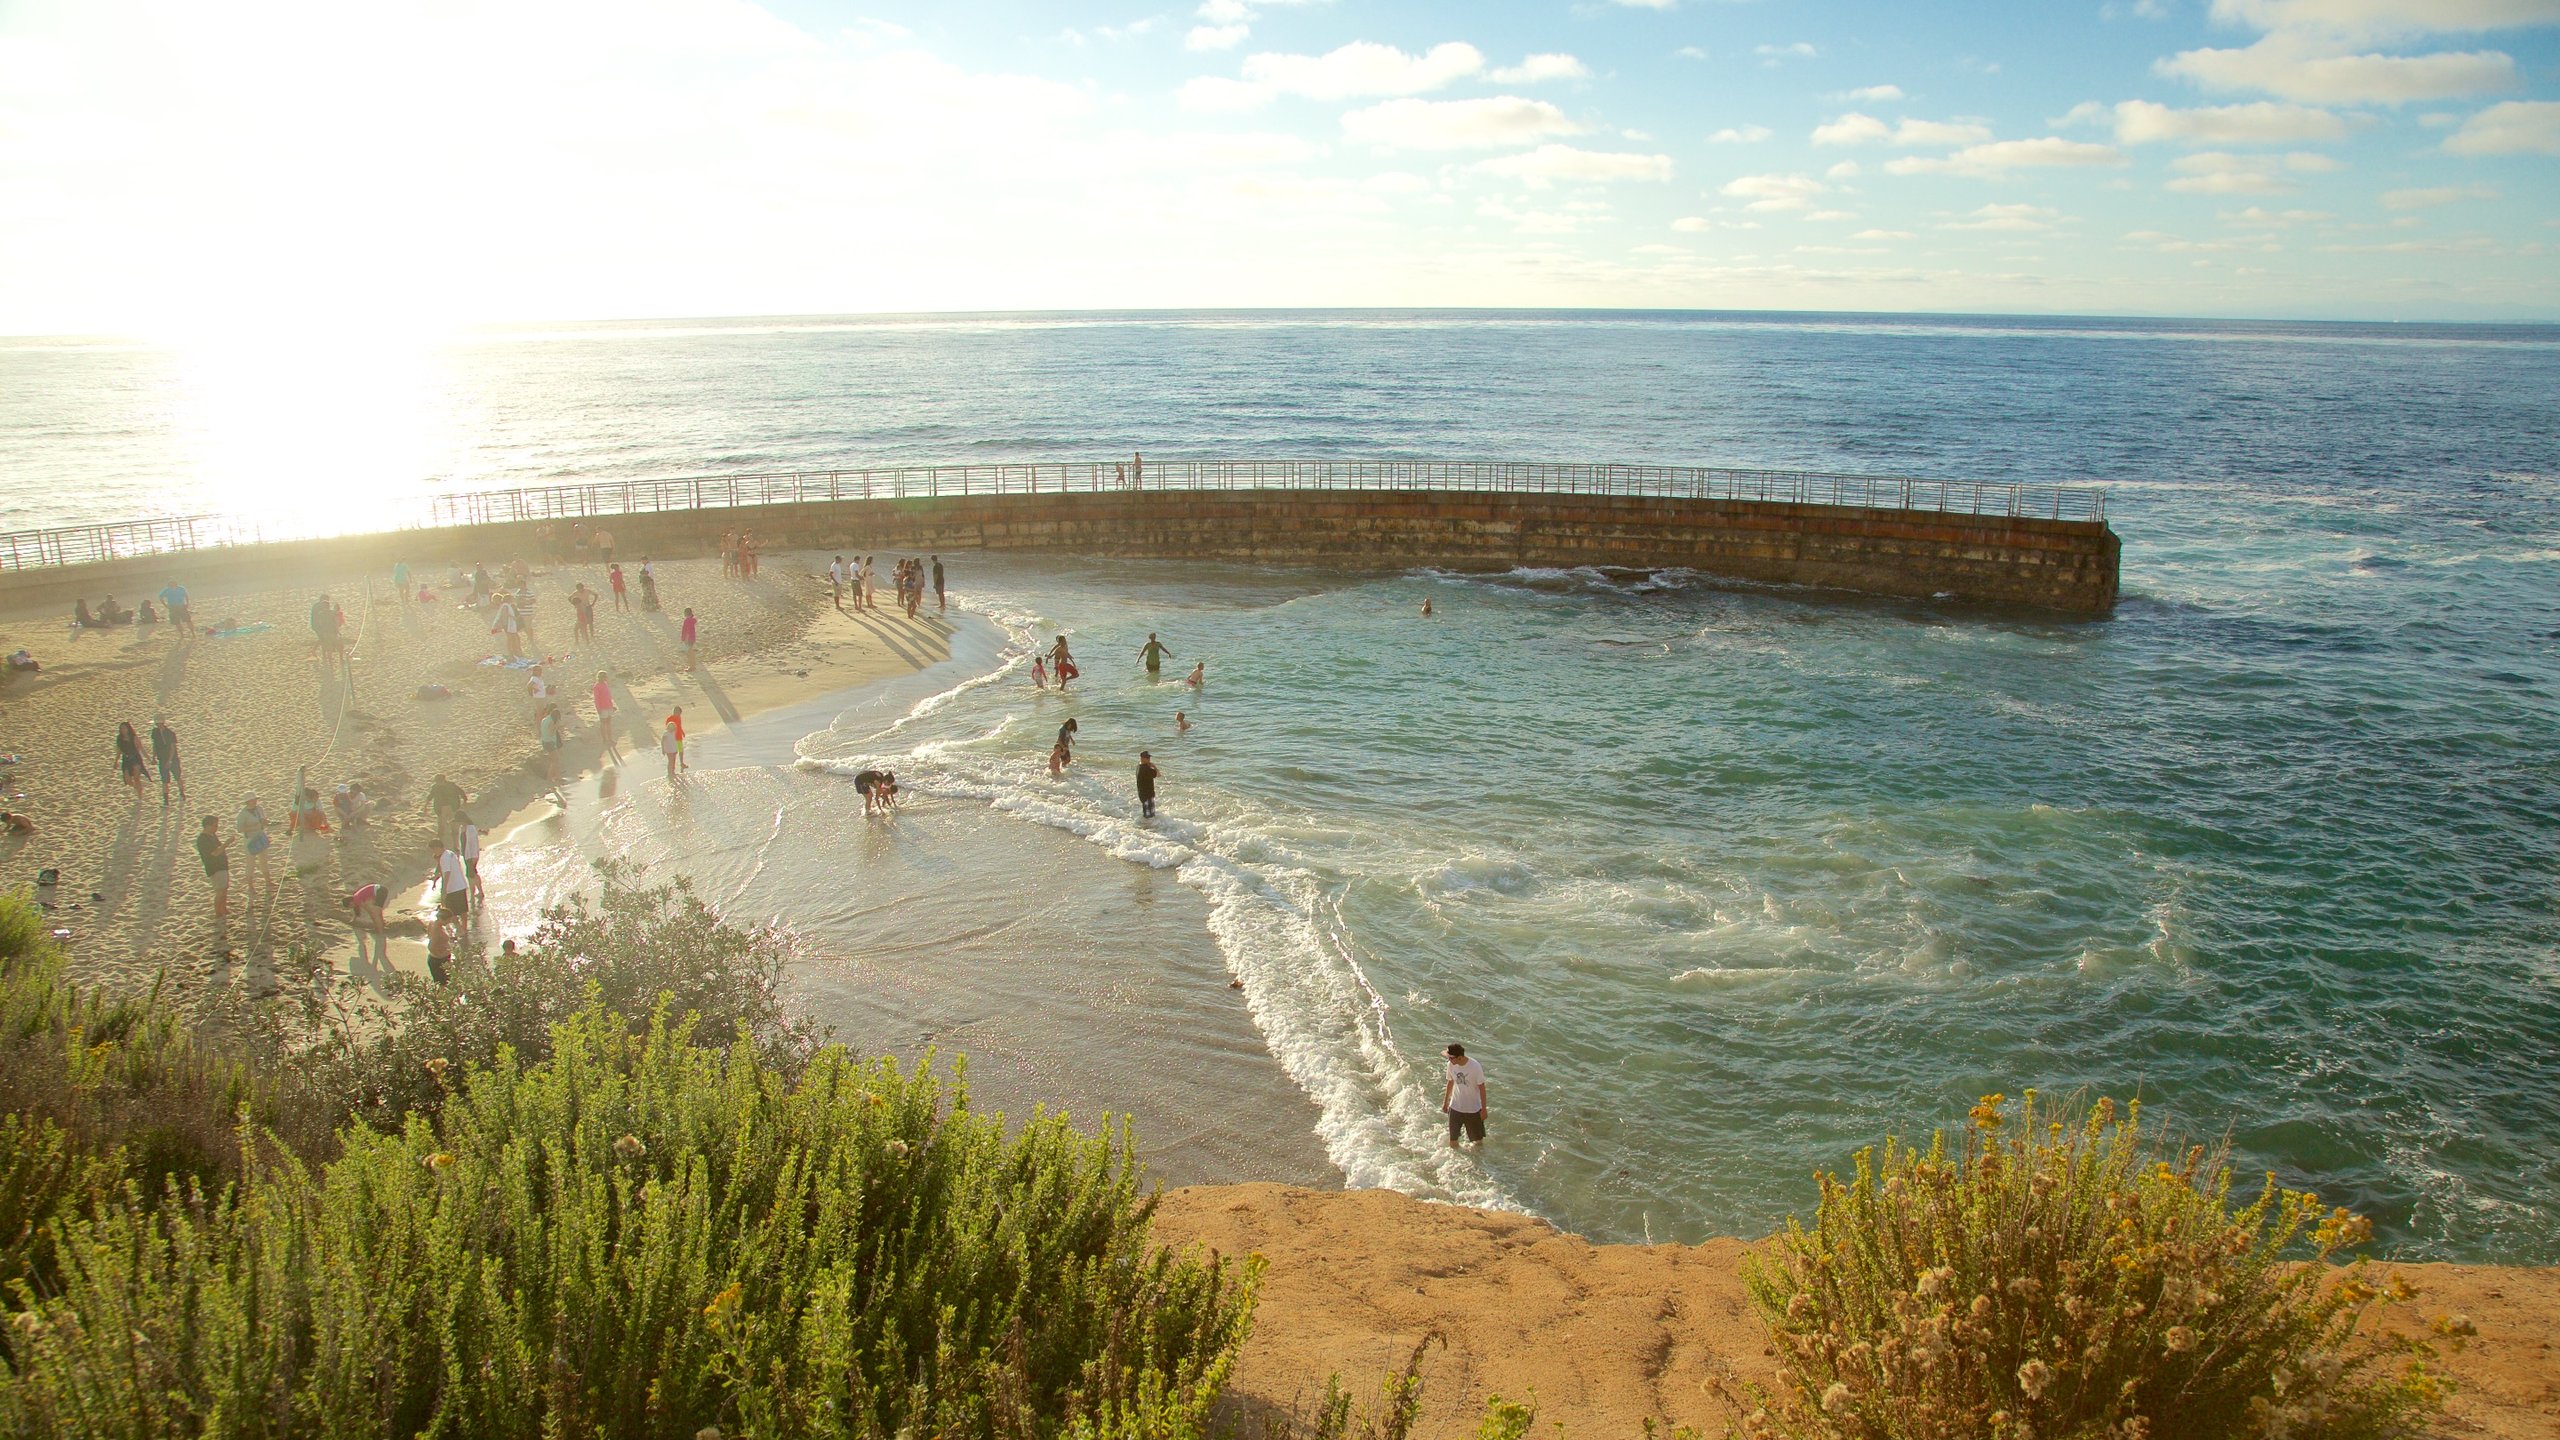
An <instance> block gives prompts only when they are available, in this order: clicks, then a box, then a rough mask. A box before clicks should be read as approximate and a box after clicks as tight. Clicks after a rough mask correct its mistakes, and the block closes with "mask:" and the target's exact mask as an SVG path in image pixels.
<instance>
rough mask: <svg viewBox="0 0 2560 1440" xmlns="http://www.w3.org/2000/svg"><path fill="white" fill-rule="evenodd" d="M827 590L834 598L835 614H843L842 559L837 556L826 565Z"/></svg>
mask: <svg viewBox="0 0 2560 1440" xmlns="http://www.w3.org/2000/svg"><path fill="white" fill-rule="evenodd" d="M827 590H828V593H829V594H830V595H831V596H832V597H833V598H834V600H835V606H836V612H837V613H838V614H842V613H843V612H844V557H843V556H841V555H839V556H837V557H836V558H835V559H833V560H831V561H829V562H828V563H827Z"/></svg>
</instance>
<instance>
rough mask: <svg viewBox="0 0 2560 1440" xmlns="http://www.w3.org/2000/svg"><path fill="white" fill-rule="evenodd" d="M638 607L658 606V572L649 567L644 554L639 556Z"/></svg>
mask: <svg viewBox="0 0 2560 1440" xmlns="http://www.w3.org/2000/svg"><path fill="white" fill-rule="evenodd" d="M640 608H641V609H643V610H655V609H657V608H658V572H657V571H656V570H655V569H652V568H651V567H650V564H649V557H648V556H646V555H643V556H641V557H640Z"/></svg>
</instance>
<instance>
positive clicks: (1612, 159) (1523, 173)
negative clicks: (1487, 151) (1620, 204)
mask: <svg viewBox="0 0 2560 1440" xmlns="http://www.w3.org/2000/svg"><path fill="white" fill-rule="evenodd" d="M1473 168H1474V169H1476V170H1478V171H1481V172H1483V173H1484V174H1487V175H1499V176H1502V177H1503V178H1505V179H1509V180H1517V181H1519V182H1520V183H1522V184H1524V185H1527V186H1530V187H1532V188H1533V189H1542V188H1544V187H1546V186H1549V185H1558V184H1584V185H1596V184H1602V183H1605V182H1608V181H1613V180H1668V179H1670V178H1671V157H1670V156H1668V155H1633V154H1628V153H1625V152H1623V151H1611V150H1579V149H1576V148H1574V147H1573V146H1571V145H1541V146H1539V147H1538V148H1537V149H1535V150H1530V151H1525V152H1523V153H1521V154H1518V155H1503V156H1498V157H1496V158H1494V159H1491V160H1479V161H1477V162H1476V164H1475V165H1474V167H1473Z"/></svg>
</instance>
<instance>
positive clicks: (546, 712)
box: [533, 705, 560, 798]
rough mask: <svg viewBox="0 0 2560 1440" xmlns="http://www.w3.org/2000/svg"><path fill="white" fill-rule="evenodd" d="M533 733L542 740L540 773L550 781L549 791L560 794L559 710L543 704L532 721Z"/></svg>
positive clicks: (555, 795) (554, 794)
mask: <svg viewBox="0 0 2560 1440" xmlns="http://www.w3.org/2000/svg"><path fill="white" fill-rule="evenodd" d="M533 730H534V735H535V736H536V737H537V738H538V739H540V740H541V742H542V773H543V774H544V775H545V776H546V777H547V778H549V780H550V781H551V793H552V795H553V796H554V797H555V798H556V797H557V796H558V795H559V794H560V711H559V708H558V707H557V706H552V705H545V706H543V707H542V714H541V715H540V716H539V717H537V718H536V719H535V720H534V722H533Z"/></svg>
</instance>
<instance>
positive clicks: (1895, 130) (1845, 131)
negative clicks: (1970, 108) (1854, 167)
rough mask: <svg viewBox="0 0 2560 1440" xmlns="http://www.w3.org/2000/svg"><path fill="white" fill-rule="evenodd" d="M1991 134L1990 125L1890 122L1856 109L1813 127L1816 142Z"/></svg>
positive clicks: (1931, 141) (1924, 141)
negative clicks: (1886, 122) (1887, 122)
mask: <svg viewBox="0 0 2560 1440" xmlns="http://www.w3.org/2000/svg"><path fill="white" fill-rule="evenodd" d="M1990 138H1991V130H1990V128H1989V127H1988V126H1983V125H1976V124H1972V123H1970V122H1963V121H1948V120H1913V119H1909V118H1907V117H1906V118H1904V119H1902V120H1899V121H1897V122H1895V123H1894V124H1891V125H1887V124H1885V123H1884V122H1883V121H1881V120H1878V119H1877V118H1875V117H1874V116H1872V115H1862V114H1859V113H1858V112H1857V111H1854V110H1853V111H1850V112H1849V113H1848V114H1846V115H1843V116H1841V117H1839V118H1838V119H1836V120H1832V121H1829V122H1826V123H1824V124H1821V125H1817V126H1815V127H1814V128H1813V143H1814V144H1816V145H1867V144H1873V143H1876V142H1878V141H1883V142H1887V143H1890V144H1894V145H1973V144H1978V143H1980V142H1982V141H1985V140H1988V139H1990Z"/></svg>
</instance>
